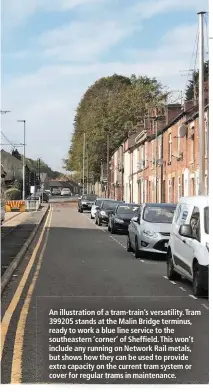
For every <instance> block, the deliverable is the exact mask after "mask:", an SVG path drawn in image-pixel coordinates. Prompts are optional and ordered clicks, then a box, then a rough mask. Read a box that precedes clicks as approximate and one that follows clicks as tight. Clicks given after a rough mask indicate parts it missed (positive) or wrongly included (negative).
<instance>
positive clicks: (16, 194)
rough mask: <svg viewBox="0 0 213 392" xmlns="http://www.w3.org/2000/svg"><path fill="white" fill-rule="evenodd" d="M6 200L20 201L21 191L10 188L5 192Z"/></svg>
mask: <svg viewBox="0 0 213 392" xmlns="http://www.w3.org/2000/svg"><path fill="white" fill-rule="evenodd" d="M5 198H6V200H21V191H20V190H19V189H17V188H10V189H7V190H6V191H5Z"/></svg>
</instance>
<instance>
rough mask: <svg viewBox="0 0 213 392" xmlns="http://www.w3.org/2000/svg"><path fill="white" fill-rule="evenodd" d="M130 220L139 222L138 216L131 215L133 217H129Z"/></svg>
mask: <svg viewBox="0 0 213 392" xmlns="http://www.w3.org/2000/svg"><path fill="white" fill-rule="evenodd" d="M131 221H132V222H136V223H139V222H140V218H139V216H133V218H132V219H131Z"/></svg>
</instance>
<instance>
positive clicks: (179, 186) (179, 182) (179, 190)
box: [177, 177, 181, 201]
mask: <svg viewBox="0 0 213 392" xmlns="http://www.w3.org/2000/svg"><path fill="white" fill-rule="evenodd" d="M180 198H181V179H180V177H178V200H177V201H179V200H180Z"/></svg>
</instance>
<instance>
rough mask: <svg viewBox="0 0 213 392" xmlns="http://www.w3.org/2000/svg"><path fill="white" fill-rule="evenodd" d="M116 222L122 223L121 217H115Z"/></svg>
mask: <svg viewBox="0 0 213 392" xmlns="http://www.w3.org/2000/svg"><path fill="white" fill-rule="evenodd" d="M115 222H116V223H124V221H123V219H119V218H115Z"/></svg>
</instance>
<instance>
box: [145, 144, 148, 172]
mask: <svg viewBox="0 0 213 392" xmlns="http://www.w3.org/2000/svg"><path fill="white" fill-rule="evenodd" d="M147 147H148V143H145V167H147V166H148V165H147V163H148V151H147Z"/></svg>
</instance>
